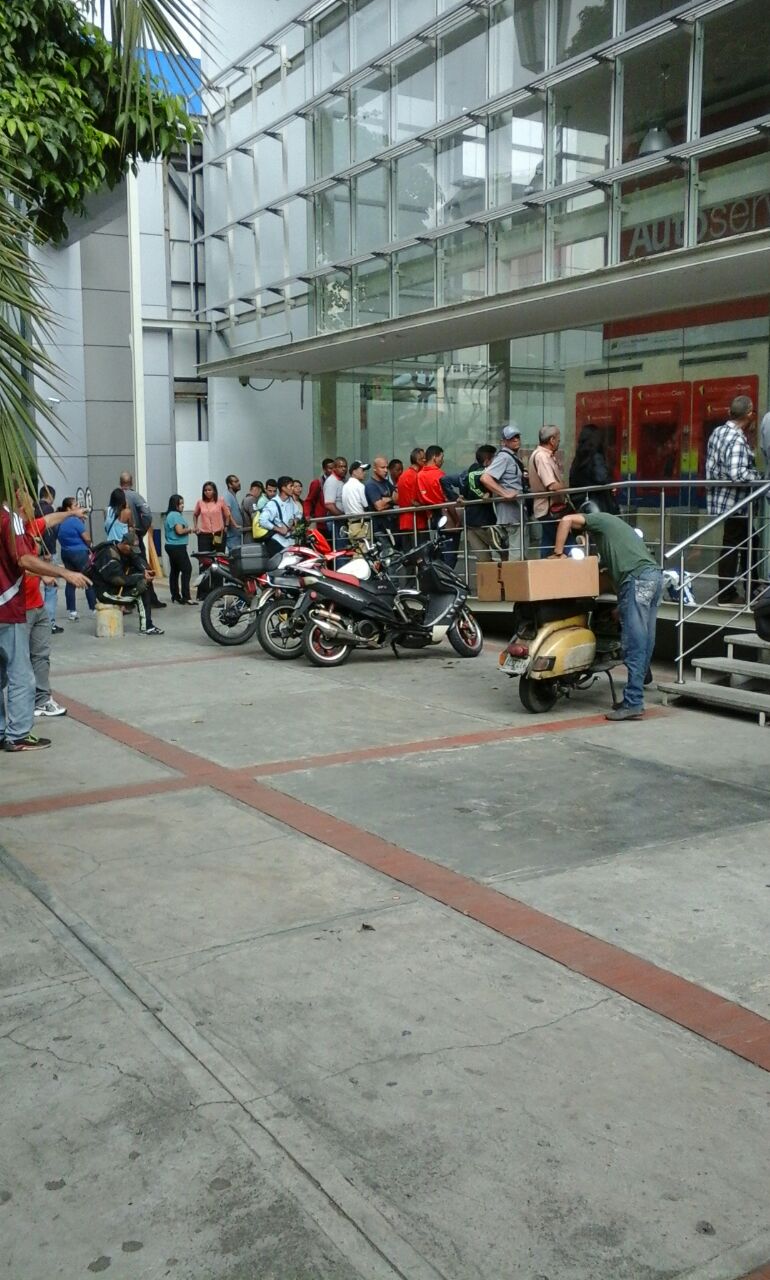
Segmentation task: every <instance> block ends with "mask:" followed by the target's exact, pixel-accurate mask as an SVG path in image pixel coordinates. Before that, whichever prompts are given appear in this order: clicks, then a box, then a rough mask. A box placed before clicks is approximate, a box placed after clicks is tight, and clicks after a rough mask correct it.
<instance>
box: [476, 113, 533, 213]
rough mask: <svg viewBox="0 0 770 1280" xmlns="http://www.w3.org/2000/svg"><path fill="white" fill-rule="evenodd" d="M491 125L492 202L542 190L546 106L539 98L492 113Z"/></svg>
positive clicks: (490, 192) (501, 202)
mask: <svg viewBox="0 0 770 1280" xmlns="http://www.w3.org/2000/svg"><path fill="white" fill-rule="evenodd" d="M489 128H490V132H489V203H490V206H492V207H493V208H494V207H496V206H497V205H501V204H509V203H510V201H511V200H516V199H518V198H519V196H523V195H533V194H534V193H535V192H536V191H541V190H542V188H543V140H544V132H545V109H544V106H543V103H542V101H541V100H540V98H534V97H533V98H531V99H530V100H529V101H528V102H523V103H520V104H519V105H518V106H516V107H513V108H512V109H510V110H508V111H503V112H502V113H501V114H500V115H497V116H493V117H492V118H491V120H490V124H489Z"/></svg>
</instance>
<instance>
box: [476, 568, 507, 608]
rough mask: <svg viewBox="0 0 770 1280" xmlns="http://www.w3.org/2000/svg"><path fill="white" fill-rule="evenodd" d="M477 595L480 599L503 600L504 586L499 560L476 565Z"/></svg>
mask: <svg viewBox="0 0 770 1280" xmlns="http://www.w3.org/2000/svg"><path fill="white" fill-rule="evenodd" d="M476 596H477V598H478V599H479V600H502V598H503V588H502V586H501V583H500V565H499V563H498V561H496V560H495V561H493V562H492V563H489V564H485V563H483V562H482V563H480V564H477V565H476Z"/></svg>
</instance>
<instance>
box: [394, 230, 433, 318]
mask: <svg viewBox="0 0 770 1280" xmlns="http://www.w3.org/2000/svg"><path fill="white" fill-rule="evenodd" d="M395 288H396V314H397V315H400V316H408V315H412V314H413V313H414V312H415V311H427V310H428V309H429V308H430V307H434V306H435V305H436V248H435V245H432V244H416V245H414V246H413V248H410V249H402V250H401V252H400V253H397V254H396V255H395Z"/></svg>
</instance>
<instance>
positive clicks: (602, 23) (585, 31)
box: [556, 0, 612, 62]
mask: <svg viewBox="0 0 770 1280" xmlns="http://www.w3.org/2000/svg"><path fill="white" fill-rule="evenodd" d="M611 35H612V0H558V6H557V17H556V60H557V62H564V61H565V60H566V59H567V58H574V57H575V56H576V54H578V53H583V51H584V50H585V49H592V48H593V46H594V45H595V44H601V42H602V41H603V40H609V38H610V36H611Z"/></svg>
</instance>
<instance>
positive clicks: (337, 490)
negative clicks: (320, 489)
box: [324, 471, 345, 511]
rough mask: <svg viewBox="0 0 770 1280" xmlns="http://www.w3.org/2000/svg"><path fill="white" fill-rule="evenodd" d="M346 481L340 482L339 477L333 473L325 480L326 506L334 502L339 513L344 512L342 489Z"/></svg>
mask: <svg viewBox="0 0 770 1280" xmlns="http://www.w3.org/2000/svg"><path fill="white" fill-rule="evenodd" d="M344 483H345V482H344V480H340V478H339V476H338V475H335V474H334V472H333V471H332V473H331V475H329V476H327V477H326V479H325V480H324V504H325V505H327V506H328V504H329V503H331V502H333V503H334V505H335V507H337V509H338V510H339V511H341V510H342V489H343V486H344Z"/></svg>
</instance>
